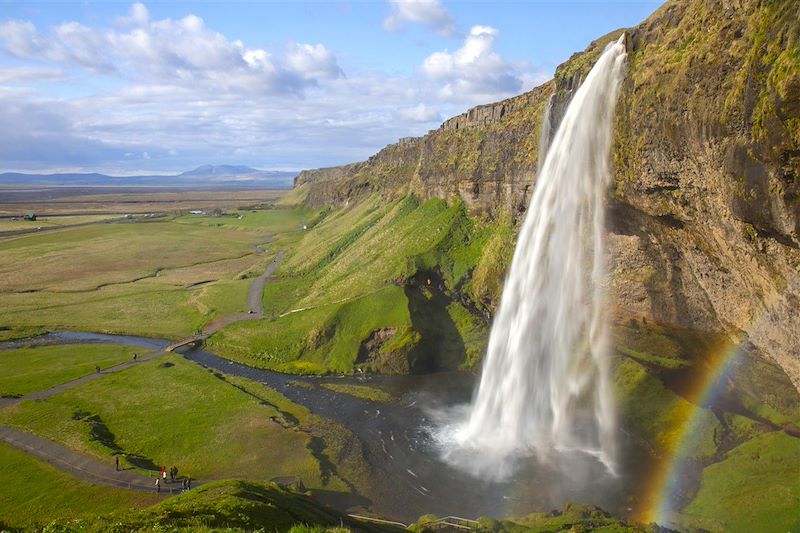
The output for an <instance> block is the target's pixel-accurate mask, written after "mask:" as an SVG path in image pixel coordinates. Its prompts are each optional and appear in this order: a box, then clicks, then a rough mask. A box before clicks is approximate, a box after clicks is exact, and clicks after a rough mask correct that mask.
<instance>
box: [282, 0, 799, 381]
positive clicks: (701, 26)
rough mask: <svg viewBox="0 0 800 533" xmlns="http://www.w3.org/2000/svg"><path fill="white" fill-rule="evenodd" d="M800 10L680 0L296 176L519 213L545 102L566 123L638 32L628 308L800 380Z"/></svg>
mask: <svg viewBox="0 0 800 533" xmlns="http://www.w3.org/2000/svg"><path fill="white" fill-rule="evenodd" d="M798 21H800V13H799V12H798V6H797V4H795V3H794V2H791V1H763V2H759V1H750V0H741V1H736V0H731V1H727V0H715V1H711V0H685V1H674V2H670V3H668V4H666V5H664V6H663V7H662V8H660V9H659V10H658V11H657V12H656V13H654V14H653V15H652V16H651V17H650V18H648V19H647V20H646V21H645V22H643V23H642V24H640V25H639V26H637V27H635V28H631V29H628V30H619V31H617V32H612V33H611V34H609V35H607V36H605V37H603V38H600V39H598V40H597V41H595V42H593V43H591V44H590V45H589V47H587V49H586V50H585V51H583V52H581V53H578V54H575V55H573V57H571V58H570V59H569V60H568V61H567V62H566V63H565V64H563V65H561V66H560V67H559V68H558V69H557V71H556V74H555V77H554V80H552V81H551V82H548V83H546V84H544V85H542V86H540V87H537V88H536V89H533V90H532V91H530V92H528V93H525V94H523V95H520V96H517V97H514V98H510V99H508V100H504V101H502V102H498V103H496V104H491V105H485V106H480V107H477V108H474V109H471V110H470V111H468V112H467V113H464V114H462V115H459V116H457V117H454V118H452V119H450V120H448V121H446V122H445V123H444V124H443V125H442V126H441V127H440V128H439V129H437V130H435V131H432V132H430V133H429V134H428V135H426V136H424V137H421V138H411V139H404V140H403V141H402V142H399V143H397V144H394V145H390V146H387V147H386V148H384V149H383V150H381V151H380V152H379V153H377V154H376V155H375V156H373V157H371V158H370V159H369V160H367V161H365V162H361V163H355V164H351V165H347V166H343V167H336V168H329V169H318V170H311V171H304V172H303V173H301V174H300V175H299V176H298V177H297V178H296V182H295V186H296V187H297V188H298V189H301V190H302V191H303V195H304V197H305V201H306V202H307V203H308V204H309V205H312V206H321V205H326V204H333V205H336V206H339V207H345V206H348V205H352V204H353V203H357V202H358V201H359V200H360V199H362V198H365V197H367V196H369V195H371V194H375V193H379V194H382V195H386V196H390V197H395V196H398V195H403V194H408V193H413V194H415V195H417V196H419V197H421V198H423V199H428V198H432V197H440V198H445V199H451V198H456V197H457V198H460V199H461V200H462V201H463V202H464V204H465V205H466V206H467V208H468V209H469V212H470V213H471V214H473V215H476V216H484V215H488V216H489V217H492V218H497V217H500V216H507V214H509V213H510V214H511V216H510V217H507V218H509V219H511V220H512V221H518V220H519V215H520V214H522V213H523V212H524V211H525V209H526V206H527V203H528V199H529V196H530V192H531V188H532V187H533V186H534V184H535V181H536V169H537V163H538V158H539V157H540V154H539V142H540V133H541V127H542V117H543V115H544V112H545V109H546V108H547V107H548V105H550V106H551V116H552V117H553V123H554V126H555V124H557V122H558V119H559V117H560V116H561V114H563V109H564V108H565V107H566V105H567V104H568V102H569V99H570V97H571V95H572V93H573V92H574V90H575V89H576V88H577V87H578V86H579V84H580V81H581V79H582V78H583V77H584V76H585V75H586V73H587V72H588V70H589V69H590V68H591V66H592V65H593V63H594V61H595V60H596V58H597V57H598V56H599V54H600V53H601V52H602V50H603V47H604V46H605V44H606V43H607V42H608V41H609V40H610V39H612V38H616V37H618V36H619V35H620V33H621V32H622V31H625V32H626V43H627V47H628V52H629V59H628V60H629V73H628V76H627V80H626V84H625V88H624V90H623V94H622V96H621V98H620V103H619V106H618V109H617V120H616V126H615V147H614V150H613V154H612V157H613V161H614V163H615V165H614V167H615V175H614V181H613V184H612V186H611V187H610V190H609V193H608V209H609V212H610V228H609V236H608V242H609V251H610V258H609V261H610V263H611V265H612V281H611V286H612V290H613V293H614V295H615V299H614V301H615V302H616V305H615V307H614V316H615V318H616V320H617V321H618V323H627V322H629V321H630V320H636V321H639V320H642V319H644V320H648V321H653V322H656V323H660V324H664V325H668V326H670V327H674V328H681V329H688V330H693V331H696V332H701V333H707V334H708V335H713V336H719V335H723V336H726V337H728V338H730V340H731V341H732V342H735V343H739V344H741V345H744V346H747V347H748V348H751V349H754V350H756V351H757V352H758V353H760V354H762V355H764V356H766V357H768V358H770V359H772V360H773V361H775V362H777V363H778V364H779V365H780V366H781V367H782V368H783V369H784V370H785V371H786V373H787V374H788V375H789V376H790V377H791V378H792V380H793V381H794V383H795V385H796V386H800V318H799V317H800V177H799V175H800V42H799V39H800V37H798V36H800V22H798ZM551 96H552V98H551Z"/></svg>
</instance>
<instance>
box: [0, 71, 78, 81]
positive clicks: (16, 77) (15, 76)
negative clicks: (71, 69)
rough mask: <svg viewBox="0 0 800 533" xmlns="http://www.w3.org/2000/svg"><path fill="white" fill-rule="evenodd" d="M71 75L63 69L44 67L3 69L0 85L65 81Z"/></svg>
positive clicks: (0, 75) (0, 72)
mask: <svg viewBox="0 0 800 533" xmlns="http://www.w3.org/2000/svg"><path fill="white" fill-rule="evenodd" d="M68 79H69V75H68V74H67V73H66V72H64V71H63V70H61V69H55V68H42V67H2V68H0V84H12V83H13V84H16V83H46V82H55V81H65V80H68Z"/></svg>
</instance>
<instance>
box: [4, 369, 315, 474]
mask: <svg viewBox="0 0 800 533" xmlns="http://www.w3.org/2000/svg"><path fill="white" fill-rule="evenodd" d="M279 416H280V413H279V412H278V411H277V409H275V408H274V407H270V406H267V405H262V403H261V402H260V401H259V400H258V399H256V398H254V397H253V396H252V395H250V394H247V393H245V392H243V391H242V390H240V389H237V388H235V387H233V386H231V385H230V384H228V383H226V382H225V381H223V380H221V379H220V378H218V377H216V376H215V375H214V374H212V373H210V372H208V371H207V370H205V369H203V368H201V367H199V366H197V365H195V364H193V363H189V362H187V361H186V360H184V359H183V358H181V357H178V356H164V357H160V358H157V359H153V360H151V361H147V362H145V363H142V364H140V365H137V366H135V367H132V368H129V369H126V370H123V371H120V372H117V373H114V374H110V375H107V376H104V377H102V378H100V379H97V380H94V381H91V382H89V383H85V384H83V385H80V386H78V387H76V388H74V389H71V390H69V391H66V392H63V393H61V394H59V395H57V396H54V397H52V398H50V399H47V400H44V401H36V402H32V401H23V402H21V403H20V404H18V405H16V406H13V407H11V408H8V409H5V410H2V411H0V423H3V424H7V425H12V426H15V427H17V428H20V429H23V430H27V431H32V432H33V433H36V434H37V435H40V436H42V437H45V438H48V439H51V440H55V441H57V442H61V443H62V444H64V445H66V446H68V447H70V448H72V449H74V450H77V451H79V452H82V453H87V454H90V455H92V456H94V457H96V458H98V459H100V460H104V461H107V462H109V463H113V459H112V457H113V455H114V454H115V453H122V454H124V457H126V458H127V459H128V462H129V463H130V464H132V465H134V466H138V467H139V468H145V469H148V468H150V469H153V468H160V466H162V465H168V466H170V465H173V464H175V465H178V467H179V468H180V469H181V471H182V472H183V473H185V474H187V475H190V476H192V477H195V478H198V479H202V480H212V479H223V478H241V479H256V480H265V479H270V478H272V477H274V476H292V475H297V476H300V477H301V478H302V479H303V482H304V483H306V484H307V485H308V486H310V487H318V486H321V484H322V482H321V478H320V470H319V464H318V462H317V461H316V459H315V458H314V457H313V455H312V453H311V452H310V451H309V450H308V449H307V445H308V436H307V435H305V434H303V433H301V432H297V431H294V430H287V429H285V428H284V427H282V426H281V425H280V424H278V423H277V422H275V421H274V420H273V418H276V417H279Z"/></svg>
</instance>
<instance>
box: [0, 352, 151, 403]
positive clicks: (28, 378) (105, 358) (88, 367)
mask: <svg viewBox="0 0 800 533" xmlns="http://www.w3.org/2000/svg"><path fill="white" fill-rule="evenodd" d="M137 352H139V353H141V352H142V349H141V348H133V347H128V346H118V345H113V344H87V345H81V344H67V345H64V346H44V347H40V348H24V349H19V350H6V351H0V367H2V368H3V373H2V374H0V396H21V395H24V394H28V393H30V392H34V391H39V390H44V389H49V388H50V387H53V386H55V385H58V384H61V383H66V382H68V381H72V380H73V379H77V378H79V377H81V376H85V375H86V374H91V373H92V372H94V371H95V367H96V366H99V367H100V368H101V369H106V368H108V367H111V366H114V365H118V364H120V363H122V362H125V361H130V360H131V358H132V357H133V354H134V353H137Z"/></svg>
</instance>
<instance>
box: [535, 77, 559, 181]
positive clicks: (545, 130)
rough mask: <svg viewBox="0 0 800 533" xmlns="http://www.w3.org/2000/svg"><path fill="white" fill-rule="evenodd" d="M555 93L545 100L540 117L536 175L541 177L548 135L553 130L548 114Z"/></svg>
mask: <svg viewBox="0 0 800 533" xmlns="http://www.w3.org/2000/svg"><path fill="white" fill-rule="evenodd" d="M554 97H555V93H553V94H551V95H550V98H548V99H547V107H545V108H544V116H543V117H542V132H541V133H540V134H539V161H538V164H537V166H538V168H537V169H536V175H537V176H541V175H542V167H543V166H544V159H545V156H546V155H547V149H548V148H550V134H551V132H552V129H553V124H552V122H551V120H550V112H551V111H552V109H553V98H554Z"/></svg>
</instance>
